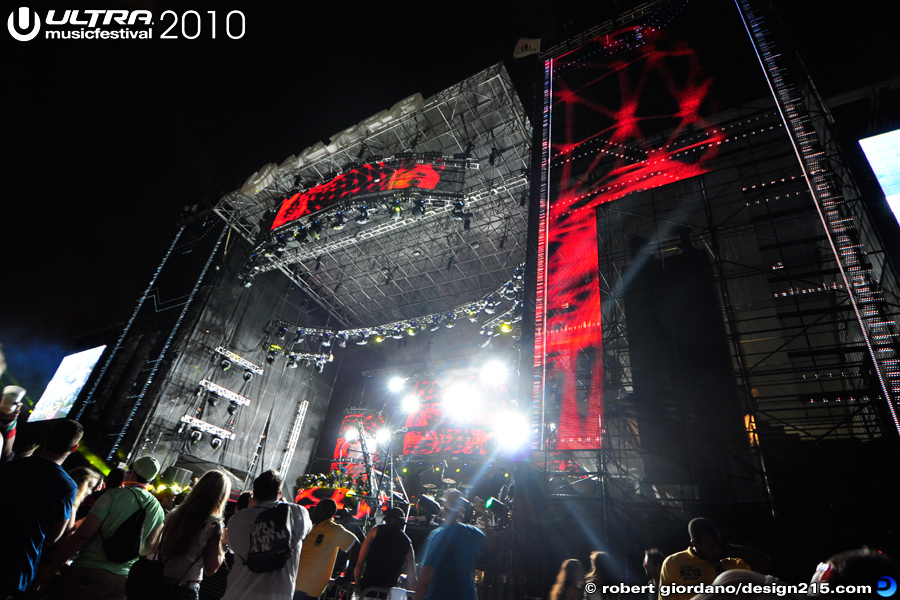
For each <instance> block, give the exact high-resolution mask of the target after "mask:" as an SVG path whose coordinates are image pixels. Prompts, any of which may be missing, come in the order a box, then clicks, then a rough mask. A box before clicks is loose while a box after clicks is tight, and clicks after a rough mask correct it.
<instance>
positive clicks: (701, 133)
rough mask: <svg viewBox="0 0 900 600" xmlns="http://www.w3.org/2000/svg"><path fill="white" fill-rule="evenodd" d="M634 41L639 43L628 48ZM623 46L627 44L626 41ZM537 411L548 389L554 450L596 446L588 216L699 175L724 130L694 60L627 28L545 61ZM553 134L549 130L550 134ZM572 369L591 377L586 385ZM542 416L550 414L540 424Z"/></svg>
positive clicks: (598, 347)
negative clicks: (553, 409) (714, 122)
mask: <svg viewBox="0 0 900 600" xmlns="http://www.w3.org/2000/svg"><path fill="white" fill-rule="evenodd" d="M636 40H639V43H637V42H636ZM626 42H631V43H626ZM545 73H546V84H547V88H546V90H545V111H544V147H543V152H544V165H543V172H544V177H545V178H548V179H549V180H548V181H544V192H543V199H542V206H541V214H540V238H539V259H538V310H537V320H536V333H535V373H536V376H537V379H536V385H535V402H536V405H537V406H539V407H540V409H541V410H544V409H545V399H546V398H547V394H548V390H549V387H550V385H551V383H552V385H553V386H554V387H555V388H556V389H557V390H558V396H557V397H556V400H557V401H558V404H559V417H558V432H557V438H556V442H555V447H556V448H557V449H561V450H562V449H594V448H600V447H601V435H602V434H601V432H602V429H603V428H602V422H601V419H602V407H603V398H602V387H603V358H602V348H603V346H602V342H603V340H602V330H601V318H600V315H601V298H600V286H599V282H598V277H599V275H598V273H599V263H598V256H597V253H598V238H597V207H598V206H600V205H601V204H604V203H607V202H613V201H615V200H618V199H619V198H622V197H624V196H626V195H628V194H632V193H634V192H638V191H642V190H648V189H651V188H656V187H659V186H663V185H666V184H670V183H674V182H676V181H681V180H684V179H688V178H690V177H694V176H697V175H700V174H702V173H706V172H707V171H708V170H709V168H708V167H707V166H706V164H707V162H708V161H709V160H710V159H711V158H712V157H713V156H715V155H716V153H717V146H718V145H719V144H721V141H722V138H723V133H722V132H721V131H717V130H715V129H713V128H712V126H711V125H710V124H708V123H707V122H706V121H705V120H704V118H703V116H702V114H703V113H704V112H706V113H709V111H710V106H709V104H710V103H709V92H710V87H711V84H712V80H711V79H710V78H709V77H707V76H706V75H705V74H704V73H703V71H702V69H701V68H700V63H699V59H698V56H697V53H696V52H695V51H694V50H693V49H692V48H691V47H689V46H688V45H687V44H685V43H682V42H677V41H672V40H670V39H668V38H667V37H666V36H665V35H664V34H663V33H662V32H661V31H658V30H653V29H648V28H641V27H629V28H625V29H622V30H620V31H618V32H616V33H614V34H611V35H608V36H604V37H601V38H597V39H595V40H593V41H591V42H589V43H588V44H586V45H584V46H582V47H581V48H580V49H576V50H574V51H572V52H570V53H569V54H566V55H564V56H562V57H559V58H557V59H551V60H548V61H547V62H546V63H545ZM551 125H552V126H551ZM576 363H578V369H577V370H578V372H579V373H585V372H586V366H585V365H586V363H589V365H587V369H589V372H590V375H589V377H587V376H585V375H580V376H579V379H576ZM547 418H548V419H549V418H550V417H547Z"/></svg>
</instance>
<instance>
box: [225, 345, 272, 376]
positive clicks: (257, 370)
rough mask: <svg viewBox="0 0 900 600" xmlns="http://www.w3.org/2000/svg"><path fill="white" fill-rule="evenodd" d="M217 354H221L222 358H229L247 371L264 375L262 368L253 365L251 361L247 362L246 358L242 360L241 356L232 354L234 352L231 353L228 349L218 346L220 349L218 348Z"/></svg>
mask: <svg viewBox="0 0 900 600" xmlns="http://www.w3.org/2000/svg"><path fill="white" fill-rule="evenodd" d="M216 352H218V353H219V354H221V355H222V356H225V357H227V358H228V359H229V360H231V361H232V362H236V363H237V364H239V365H241V366H242V367H244V368H245V369H249V370H250V371H253V372H254V373H256V374H257V375H262V374H263V370H262V367H257V366H256V365H254V364H253V363H252V362H250V361H249V360H247V359H245V358H241V357H240V356H238V355H237V354H235V353H234V352H232V351H230V350H226V349H225V348H223V347H222V346H218V347H217V348H216Z"/></svg>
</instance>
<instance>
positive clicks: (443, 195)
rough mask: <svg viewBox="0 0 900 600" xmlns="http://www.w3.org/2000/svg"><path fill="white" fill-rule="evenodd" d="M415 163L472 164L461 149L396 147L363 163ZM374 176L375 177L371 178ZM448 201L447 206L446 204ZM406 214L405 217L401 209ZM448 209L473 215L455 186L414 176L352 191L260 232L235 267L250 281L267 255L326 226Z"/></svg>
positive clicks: (318, 234) (313, 237) (276, 257)
mask: <svg viewBox="0 0 900 600" xmlns="http://www.w3.org/2000/svg"><path fill="white" fill-rule="evenodd" d="M404 162H405V163H407V164H410V163H411V164H416V165H441V167H442V168H446V169H449V170H451V171H455V172H459V173H462V172H464V171H465V170H466V169H478V168H479V164H478V161H477V160H474V159H470V158H469V157H468V156H466V155H465V154H457V155H454V156H452V157H451V156H443V155H442V154H441V153H440V152H426V153H424V154H414V153H412V152H400V153H397V154H395V155H393V156H391V157H389V158H387V159H385V160H384V161H383V162H382V159H381V157H378V156H373V157H372V159H371V160H370V161H368V163H365V164H367V165H372V164H379V165H381V164H383V165H384V166H385V167H392V166H394V165H396V164H400V163H404ZM362 166H364V165H363V163H358V162H354V163H351V164H349V165H347V167H345V168H344V169H343V170H342V171H341V172H339V173H329V174H327V175H326V176H325V177H324V178H323V179H322V180H321V181H319V182H317V183H316V184H315V185H311V186H308V187H305V188H302V186H303V185H305V184H304V182H297V186H298V187H297V188H295V189H297V193H298V194H304V193H307V192H309V191H310V190H313V189H315V188H317V187H321V186H324V185H326V184H334V183H335V182H336V180H338V178H341V177H344V176H345V175H347V174H348V173H350V172H352V171H354V170H357V169H360V167H362ZM375 181H376V182H377V181H380V180H378V179H376V180H375ZM451 207H452V210H451ZM407 211H408V214H410V215H411V218H410V219H406V218H405V215H406V214H407ZM448 211H450V212H451V214H452V217H453V218H454V219H456V220H459V221H466V223H468V221H469V219H470V218H471V217H473V216H474V215H473V213H471V212H468V211H467V210H466V203H465V201H464V200H463V199H462V198H461V197H460V194H458V193H456V192H448V191H440V190H436V189H422V188H419V187H417V183H416V181H414V180H413V181H410V182H409V187H405V188H400V187H398V188H396V189H387V190H378V191H370V192H368V193H363V194H359V195H356V196H355V197H354V198H353V199H352V200H348V201H338V202H334V203H333V204H332V205H331V206H328V207H327V208H325V209H322V210H318V211H316V212H315V213H312V214H307V215H303V216H302V217H301V218H299V219H292V220H291V221H290V222H289V223H286V224H284V225H283V226H281V227H279V228H278V229H276V230H275V231H272V232H270V233H268V234H265V237H264V239H263V240H262V241H260V242H259V243H258V244H257V245H256V247H255V248H254V250H253V253H252V254H251V255H250V258H249V259H248V261H247V264H246V265H245V266H244V268H243V270H242V271H241V273H240V277H241V281H242V282H243V283H244V286H245V287H250V286H252V285H253V279H254V278H255V277H256V276H257V275H258V274H259V273H260V272H262V271H265V270H269V268H271V267H270V266H269V265H266V263H268V262H271V261H278V262H282V261H283V260H284V257H285V254H286V253H285V251H286V250H290V249H294V250H295V251H296V249H297V248H299V247H300V246H302V245H304V244H308V243H311V242H317V241H319V240H322V239H324V238H325V237H326V236H325V235H324V232H325V230H326V229H331V230H333V231H340V230H342V229H345V228H347V226H348V225H350V224H354V223H355V225H356V226H362V225H365V224H367V223H369V222H370V221H371V220H372V219H373V218H379V217H381V218H385V217H386V218H387V223H391V224H396V222H400V221H404V220H409V221H421V220H422V219H423V218H425V217H426V216H431V215H436V214H439V213H443V212H448Z"/></svg>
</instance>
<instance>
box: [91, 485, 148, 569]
mask: <svg viewBox="0 0 900 600" xmlns="http://www.w3.org/2000/svg"><path fill="white" fill-rule="evenodd" d="M127 489H129V490H131V493H133V494H134V495H135V497H136V498H137V501H138V505H140V508H138V509H137V510H136V511H134V513H133V514H132V515H131V516H130V517H128V518H127V519H125V520H124V521H122V523H121V524H120V525H119V526H118V527H117V528H116V530H115V531H114V532H113V534H112V535H111V536H109V537H108V538H104V537H103V534H102V533H101V534H100V537H101V538H102V539H103V552H105V553H106V558H107V560H109V562H114V563H126V562H128V561H131V560H134V559H136V558H137V557H138V556H139V555H140V553H141V542H143V540H144V518H145V517H146V516H147V509H146V506H144V505H141V497H140V495H139V494H138V493H137V492H135V491H134V490H133V489H132V488H127Z"/></svg>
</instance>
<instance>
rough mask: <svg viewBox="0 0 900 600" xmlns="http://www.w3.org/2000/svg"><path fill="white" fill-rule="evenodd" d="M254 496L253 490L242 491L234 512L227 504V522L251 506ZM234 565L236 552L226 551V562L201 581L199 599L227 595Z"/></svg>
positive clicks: (214, 599)
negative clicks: (229, 575)
mask: <svg viewBox="0 0 900 600" xmlns="http://www.w3.org/2000/svg"><path fill="white" fill-rule="evenodd" d="M252 497H253V493H252V492H249V491H247V492H241V495H240V496H238V499H237V502H235V503H234V512H233V513H232V514H231V515H229V514H228V510H227V509H228V506H227V505H226V512H225V524H226V525H227V524H228V519H229V517H233V516H234V515H236V514H237V513H239V512H240V511H242V510H244V509H245V508H247V507H248V506H250V499H251V498H252ZM233 566H234V552H226V553H225V564H224V565H222V567H221V568H220V569H219V570H218V571H216V572H215V574H213V575H209V574H208V573H205V574H204V576H203V581H201V582H200V592H199V595H198V598H199V600H220V599H221V598H222V596H224V595H225V590H226V589H227V587H228V574H229V573H230V572H231V568H232V567H233Z"/></svg>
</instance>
